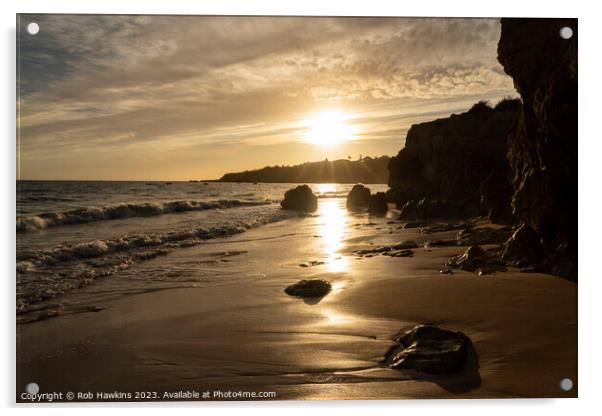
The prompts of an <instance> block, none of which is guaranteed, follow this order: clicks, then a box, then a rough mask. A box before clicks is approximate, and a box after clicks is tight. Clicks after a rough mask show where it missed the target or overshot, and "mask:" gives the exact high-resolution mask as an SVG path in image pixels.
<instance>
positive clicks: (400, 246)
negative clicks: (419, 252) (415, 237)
mask: <svg viewBox="0 0 602 416" xmlns="http://www.w3.org/2000/svg"><path fill="white" fill-rule="evenodd" d="M391 247H392V248H393V249H394V250H403V249H406V248H418V244H417V243H416V242H415V241H412V240H404V241H402V242H400V243H397V244H395V245H394V246H391Z"/></svg>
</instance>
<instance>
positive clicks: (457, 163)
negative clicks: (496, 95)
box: [389, 100, 520, 212]
mask: <svg viewBox="0 0 602 416" xmlns="http://www.w3.org/2000/svg"><path fill="white" fill-rule="evenodd" d="M519 108H520V101H518V100H503V101H501V102H500V103H499V104H498V105H497V106H496V107H495V108H492V107H490V106H489V105H487V104H486V103H482V102H481V103H477V104H475V105H474V106H473V107H472V108H471V109H470V110H469V111H467V112H465V113H462V114H452V115H451V116H450V117H448V118H443V119H439V120H434V121H430V122H427V123H421V124H415V125H413V126H412V127H411V128H410V130H409V131H408V134H407V136H406V143H405V147H404V148H403V149H401V150H400V151H399V153H398V155H397V156H396V157H393V158H392V159H391V161H390V162H389V172H390V175H389V187H390V191H389V196H390V199H391V200H392V201H393V202H396V203H397V205H398V206H401V205H403V204H404V203H406V202H408V201H412V200H414V201H417V200H420V199H422V198H428V199H436V200H445V201H451V202H453V203H456V204H459V205H460V206H462V205H464V206H471V212H474V206H475V205H476V207H477V208H478V206H479V202H480V199H481V185H482V184H483V182H484V181H486V180H487V179H488V178H489V177H490V176H491V175H492V173H494V172H496V173H498V175H497V178H496V179H497V180H498V181H499V180H501V181H505V180H506V172H507V169H508V162H507V159H506V149H507V143H506V140H507V136H508V133H509V131H510V129H511V128H512V126H513V125H514V123H515V120H516V115H517V113H518V110H519ZM500 178H501V179H500ZM507 187H508V188H509V187H510V185H509V184H508V186H507ZM498 199H499V198H498ZM498 203H500V204H502V205H504V204H505V205H506V206H508V207H509V206H510V193H508V194H507V195H506V199H505V200H504V201H502V202H498ZM506 211H509V209H508V210H506Z"/></svg>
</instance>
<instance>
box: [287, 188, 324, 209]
mask: <svg viewBox="0 0 602 416" xmlns="http://www.w3.org/2000/svg"><path fill="white" fill-rule="evenodd" d="M280 206H282V208H283V209H288V210H294V211H299V212H302V213H306V212H314V211H315V210H317V209H318V198H317V197H316V196H315V195H314V193H313V192H312V190H311V188H310V187H309V186H307V185H299V186H297V187H296V188H293V189H289V190H288V191H286V192H285V194H284V199H283V200H282V202H281V203H280Z"/></svg>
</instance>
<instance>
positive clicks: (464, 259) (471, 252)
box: [447, 246, 489, 272]
mask: <svg viewBox="0 0 602 416" xmlns="http://www.w3.org/2000/svg"><path fill="white" fill-rule="evenodd" d="M488 259H489V254H488V253H487V252H486V251H485V250H483V249H482V248H481V247H479V246H470V247H469V248H468V249H467V250H466V251H465V252H464V253H461V254H459V255H457V256H455V257H452V258H451V259H450V260H449V261H448V262H447V265H448V266H450V267H459V268H460V269H462V270H467V271H469V272H474V271H476V270H477V269H479V268H481V267H483V266H485V264H486V263H487V260H488Z"/></svg>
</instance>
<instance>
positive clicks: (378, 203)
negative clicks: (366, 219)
mask: <svg viewBox="0 0 602 416" xmlns="http://www.w3.org/2000/svg"><path fill="white" fill-rule="evenodd" d="M388 210H389V203H388V201H387V195H386V194H385V193H384V192H377V193H375V194H374V195H372V196H371V197H370V206H369V211H370V214H377V215H384V214H386V213H387V211H388Z"/></svg>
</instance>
